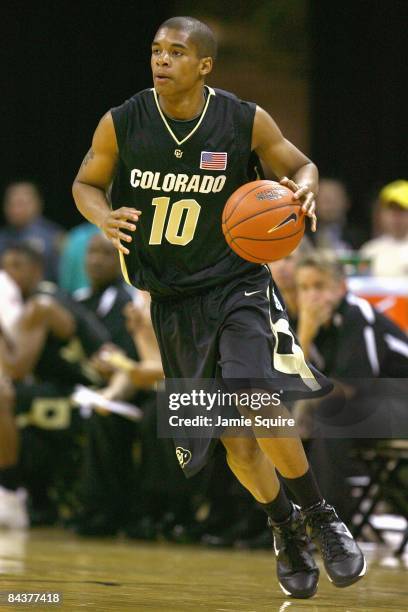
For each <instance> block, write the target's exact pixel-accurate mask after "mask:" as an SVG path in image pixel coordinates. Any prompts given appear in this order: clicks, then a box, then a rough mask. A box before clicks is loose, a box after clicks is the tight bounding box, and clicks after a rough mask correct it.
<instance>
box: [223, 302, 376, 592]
mask: <svg viewBox="0 0 408 612" xmlns="http://www.w3.org/2000/svg"><path fill="white" fill-rule="evenodd" d="M242 293H243V296H242V297H241V299H240V302H241V304H242V307H241V308H238V307H237V306H238V304H237V300H235V302H234V309H233V310H232V311H231V314H230V315H229V316H228V317H227V319H226V324H225V325H224V329H223V332H222V335H221V338H220V353H221V363H222V373H223V378H224V380H225V381H226V383H227V384H229V386H233V385H235V390H237V387H236V385H237V384H240V381H239V380H238V381H236V379H237V378H238V379H241V381H245V383H246V384H248V382H249V383H250V384H251V383H252V384H251V386H252V388H254V389H256V388H258V389H259V388H261V389H262V388H264V389H270V388H271V386H272V389H275V390H276V389H279V388H281V389H284V390H286V391H287V390H288V389H289V390H290V391H291V393H292V394H293V393H294V392H295V393H296V394H299V395H300V396H302V394H303V396H307V395H313V393H311V389H314V390H316V391H317V392H320V391H322V390H323V388H324V385H325V384H326V383H325V379H324V377H322V376H321V375H320V373H318V372H316V371H315V370H313V369H312V368H310V367H309V366H308V364H306V363H305V361H304V358H303V353H302V351H301V349H300V347H299V346H298V345H297V343H296V339H295V338H294V336H293V334H292V332H291V330H290V328H289V326H288V323H287V319H286V315H285V312H284V310H283V307H282V306H281V304H280V302H279V299H278V297H277V296H276V295H274V300H270V299H269V295H270V291H269V292H268V293H267V292H265V293H266V294H263V292H262V291H259V292H256V293H255V294H254V293H253V292H249V293H250V294H251V295H250V297H251V301H250V302H249V303H248V298H247V296H245V293H246V292H242ZM307 377H310V378H309V379H307ZM326 382H327V381H326ZM322 385H323V386H322ZM241 388H244V387H241ZM238 390H239V389H238ZM270 408H271V411H272V414H271V416H272V417H273V416H276V413H275V414H274V413H273V411H274V409H273V407H270ZM280 410H281V411H282V414H281V416H285V412H284V411H285V409H284V407H283V406H282V407H280ZM258 443H259V445H260V447H261V448H262V450H263V452H264V453H265V454H266V455H267V456H268V458H269V459H270V461H271V462H272V463H273V464H274V465H275V466H276V468H277V470H278V471H279V472H280V473H281V474H282V477H283V480H284V481H285V483H286V484H287V486H288V488H289V489H290V490H291V492H292V493H293V494H294V496H295V498H296V499H297V500H298V501H299V503H300V504H301V507H302V512H303V515H304V517H305V520H306V524H307V525H308V529H309V531H310V533H311V535H312V537H313V539H314V540H315V541H316V543H317V545H318V546H319V548H320V549H321V551H322V556H323V560H324V563H325V568H326V570H327V573H328V575H329V578H330V579H331V580H332V581H333V582H334V584H336V585H337V586H347V585H348V584H352V583H353V582H355V581H356V580H358V578H359V577H360V576H361V575H363V574H364V572H365V561H364V557H363V555H362V553H361V551H360V549H359V548H358V546H357V544H356V543H355V542H354V540H353V539H352V537H351V535H350V533H349V531H348V529H347V528H346V526H345V525H344V524H343V523H342V522H341V521H339V519H338V517H337V515H336V513H335V512H334V510H333V508H331V507H330V506H329V505H328V504H326V503H325V502H324V500H323V499H322V496H321V493H320V491H319V488H318V485H317V483H316V481H315V478H314V476H313V473H312V470H311V469H310V467H309V465H308V462H307V459H306V456H305V453H304V450H303V447H302V443H301V441H300V439H299V438H298V437H296V434H294V433H292V435H291V436H288V437H286V436H285V437H277V436H276V435H272V437H270V436H268V437H263V438H261V437H260V438H259V439H258Z"/></svg>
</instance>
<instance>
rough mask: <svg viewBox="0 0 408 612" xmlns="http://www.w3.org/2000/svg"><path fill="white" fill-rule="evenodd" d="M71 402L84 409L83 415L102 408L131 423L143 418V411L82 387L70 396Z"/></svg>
mask: <svg viewBox="0 0 408 612" xmlns="http://www.w3.org/2000/svg"><path fill="white" fill-rule="evenodd" d="M71 400H72V401H73V402H74V403H75V404H78V405H79V406H81V408H84V409H85V413H86V412H87V411H89V410H92V409H94V408H104V409H105V410H108V411H109V412H113V413H114V414H120V415H121V416H124V417H127V418H128V419H131V420H132V421H140V420H141V419H142V417H143V411H142V410H141V409H140V408H138V407H137V406H133V405H132V404H127V403H126V402H118V401H115V400H108V399H106V397H103V395H101V394H100V393H98V392H97V391H93V390H92V389H88V387H84V386H83V385H77V386H76V387H75V390H74V393H73V394H72V395H71Z"/></svg>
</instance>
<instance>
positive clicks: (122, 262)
mask: <svg viewBox="0 0 408 612" xmlns="http://www.w3.org/2000/svg"><path fill="white" fill-rule="evenodd" d="M119 261H120V269H121V270H122V275H123V278H124V279H125V281H126V282H127V284H128V285H130V286H132V283H131V282H130V280H129V274H128V271H127V267H126V262H125V258H124V256H123V253H122V251H119Z"/></svg>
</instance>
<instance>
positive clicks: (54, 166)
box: [0, 0, 168, 225]
mask: <svg viewBox="0 0 408 612" xmlns="http://www.w3.org/2000/svg"><path fill="white" fill-rule="evenodd" d="M167 4H168V3H167ZM162 5H164V2H163V3H161V2H156V1H152V2H138V1H137V0H113V1H110V2H105V1H104V0H101V1H100V2H90V1H89V0H84V1H72V0H25V1H19V0H17V1H6V2H2V9H1V12H2V17H1V21H2V25H1V29H2V35H1V45H2V47H3V51H4V58H3V60H4V68H2V71H1V72H2V74H1V76H2V81H3V83H5V84H6V86H5V87H4V89H3V92H2V95H1V97H0V99H1V106H0V113H1V117H2V127H1V138H2V162H1V182H2V186H3V187H4V184H5V183H7V182H8V181H9V180H12V179H15V178H18V177H32V178H33V179H35V180H36V181H38V182H39V183H40V185H41V186H42V187H43V188H44V191H45V199H46V202H47V214H48V216H50V217H52V218H53V219H55V220H57V221H59V222H60V223H61V224H62V225H72V224H74V223H76V222H78V221H80V220H81V217H80V215H79V213H77V212H76V209H75V207H74V203H73V200H72V197H71V184H72V180H73V178H74V176H75V174H76V171H77V169H78V167H79V164H80V163H81V160H82V158H83V156H84V154H85V153H86V152H87V150H88V148H89V145H90V139H91V137H92V133H93V130H94V129H95V127H96V124H97V122H98V120H99V118H100V117H101V116H102V115H103V113H104V112H106V111H107V110H108V109H109V108H111V107H112V106H115V105H117V104H120V103H121V102H122V101H124V100H125V99H126V98H128V97H129V96H130V95H132V94H133V93H135V92H136V91H137V90H139V89H143V88H144V87H148V86H150V85H151V79H150V69H149V50H150V43H151V38H152V36H153V34H154V31H155V29H156V27H157V25H158V24H159V23H160V22H161V21H162V20H163V18H165V17H167V16H168V15H167V14H166V13H165V11H164V9H162Z"/></svg>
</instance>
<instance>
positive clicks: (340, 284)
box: [0, 178, 408, 547]
mask: <svg viewBox="0 0 408 612" xmlns="http://www.w3.org/2000/svg"><path fill="white" fill-rule="evenodd" d="M350 202H351V200H350V197H349V194H348V193H347V189H346V187H345V186H344V184H343V183H341V182H340V181H338V180H335V179H331V178H324V179H322V181H321V185H320V191H319V196H318V206H317V209H318V218H319V224H318V230H317V232H316V233H315V234H310V233H308V235H307V236H305V238H304V240H303V241H302V244H301V246H300V247H299V248H298V249H297V251H296V252H295V253H293V254H292V255H291V256H290V257H287V258H285V259H283V260H280V261H278V262H274V263H272V264H270V267H271V270H272V274H273V277H274V279H275V282H276V283H277V285H278V287H279V290H280V292H281V293H282V295H283V298H284V300H285V302H286V305H287V309H288V313H289V315H290V319H291V323H292V327H293V329H294V330H296V332H297V335H298V339H299V342H300V344H301V346H302V348H303V350H304V352H305V355H306V356H307V358H308V359H309V360H311V361H312V362H313V363H314V364H315V365H316V366H317V367H318V368H319V369H320V370H321V371H323V372H324V373H325V374H328V375H329V376H330V377H332V378H333V379H334V380H336V381H338V386H337V387H336V389H337V392H338V393H339V395H341V397H342V401H343V404H344V396H346V397H347V406H348V409H349V410H350V411H352V413H353V415H355V416H356V415H357V417H358V416H359V415H360V416H361V418H362V419H363V418H364V416H365V415H366V414H367V411H368V412H369V410H370V406H372V405H373V402H374V399H373V397H372V396H370V391H369V389H368V388H367V384H366V382H367V381H369V380H372V379H381V378H390V379H398V378H400V379H408V340H407V335H406V329H403V327H404V325H403V323H401V322H396V321H393V320H391V319H390V318H388V317H387V316H385V315H384V314H383V313H382V312H380V310H381V309H380V310H379V309H376V308H374V307H373V306H372V305H371V304H370V303H369V301H367V300H365V299H364V298H362V297H359V296H357V295H355V294H353V293H352V292H351V291H350V287H349V283H348V281H349V276H350V275H351V276H361V275H365V276H370V277H371V278H374V279H378V280H381V279H383V278H388V279H393V281H392V282H395V285H396V286H398V288H399V293H400V294H401V287H405V298H406V297H407V295H408V181H404V180H398V181H394V182H393V183H390V184H389V185H386V186H384V187H383V189H381V191H380V192H379V194H378V198H377V200H376V202H375V205H374V207H373V229H372V233H371V238H370V237H369V234H370V232H368V231H367V228H363V227H357V226H356V225H355V224H352V223H350V222H349V220H348V219H349V213H350ZM3 213H4V218H5V225H4V226H3V227H2V228H0V264H1V265H0V528H1V527H5V528H12V529H26V528H28V527H29V525H31V526H38V525H54V524H59V525H63V526H64V527H66V528H67V529H72V530H75V531H76V532H77V533H78V534H80V535H83V536H92V535H97V536H102V535H116V534H125V535H126V536H127V537H130V538H136V539H152V540H153V539H157V538H166V539H170V540H172V541H181V542H190V541H200V542H203V543H205V544H207V545H213V546H225V545H236V546H242V547H244V546H248V547H250V546H251V547H258V546H269V545H270V540H269V534H268V533H267V532H266V530H265V522H264V517H263V513H262V511H260V510H259V509H258V508H257V507H256V505H255V504H254V502H253V500H252V499H251V498H250V496H249V494H247V493H246V492H245V491H244V490H243V489H242V487H240V485H239V484H238V483H237V482H236V481H235V479H234V478H233V476H232V474H231V473H230V472H229V471H228V468H227V467H226V462H225V459H224V456H223V454H224V450H223V448H222V445H218V446H217V447H216V450H215V452H214V455H213V457H212V460H211V462H210V463H209V465H208V466H207V467H206V468H205V469H204V470H203V471H202V472H201V473H200V474H199V475H198V476H196V477H195V478H194V479H192V480H186V479H185V478H184V475H183V473H182V471H181V470H180V468H179V466H178V463H177V459H176V455H175V452H174V445H173V442H172V441H171V440H168V439H160V438H158V437H157V433H156V428H157V411H156V393H157V392H156V388H157V385H158V384H160V381H161V379H162V378H163V373H162V368H161V361H160V355H159V351H158V347H157V344H156V341H155V337H154V333H153V330H152V326H151V322H150V302H149V299H150V298H149V296H148V294H146V293H145V292H141V291H139V290H137V289H134V288H132V287H129V286H128V285H126V284H125V283H124V281H123V278H122V275H121V270H120V264H119V259H118V257H117V253H116V251H115V249H114V248H113V246H112V245H111V244H110V242H108V241H107V240H106V239H105V237H104V236H103V235H102V234H100V233H99V231H98V230H97V228H95V227H94V226H91V225H90V224H88V223H83V224H81V225H79V226H78V227H76V228H74V229H72V230H70V231H68V232H66V231H64V229H63V228H62V227H60V226H58V225H57V224H55V223H54V222H52V221H50V220H48V219H47V218H46V217H45V216H44V203H43V199H42V196H41V192H40V190H39V189H38V187H37V186H36V185H34V184H32V183H30V182H18V183H13V184H10V185H9V186H8V187H7V188H6V190H5V193H4V199H3ZM388 286H389V285H388ZM406 308H408V306H406ZM349 379H356V380H357V379H358V380H359V383H357V382H356V383H355V384H354V383H353V381H351V382H350V381H349ZM344 380H347V381H348V382H347V384H346V383H344ZM368 387H369V385H368ZM84 388H86V389H92V390H93V391H95V392H96V393H97V396H96V397H95V396H93V399H92V397H91V398H90V397H89V395H88V396H87V395H86V394H85V395H82V399H81V394H80V391H81V390H82V391H83V390H84ZM331 402H332V403H331V404H330V406H328V404H327V401H326V400H320V401H314V402H313V403H308V404H306V403H305V402H298V403H297V404H296V405H294V406H292V407H291V409H292V410H293V411H294V412H295V413H296V415H297V418H298V423H299V426H300V428H301V433H302V436H303V438H304V440H305V444H306V447H307V452H308V455H309V459H310V461H311V462H312V465H313V467H314V469H315V472H316V473H317V475H318V478H319V482H320V484H321V487H322V490H323V493H324V495H325V496H326V498H327V499H328V501H329V502H330V503H333V504H334V505H335V506H336V507H337V508H338V510H339V513H340V514H341V515H342V516H343V518H344V519H345V520H347V519H349V518H351V517H350V516H348V513H350V505H349V504H348V503H347V500H348V494H349V487H350V484H349V477H350V476H352V475H353V474H355V473H359V470H361V466H359V465H357V464H356V462H355V461H354V460H353V459H352V450H353V446H354V445H355V440H354V441H353V440H352V439H345V438H339V439H327V438H325V437H324V436H323V437H318V436H315V435H313V428H314V427H315V426H316V425H315V422H314V421H313V418H311V415H319V414H320V415H321V416H322V418H323V419H324V415H325V414H327V411H329V412H330V410H332V409H333V402H334V403H336V399H334V400H333V398H331ZM368 443H369V441H368ZM226 493H227V494H226ZM235 519H237V520H236V521H235Z"/></svg>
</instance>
